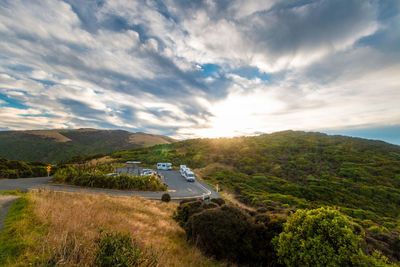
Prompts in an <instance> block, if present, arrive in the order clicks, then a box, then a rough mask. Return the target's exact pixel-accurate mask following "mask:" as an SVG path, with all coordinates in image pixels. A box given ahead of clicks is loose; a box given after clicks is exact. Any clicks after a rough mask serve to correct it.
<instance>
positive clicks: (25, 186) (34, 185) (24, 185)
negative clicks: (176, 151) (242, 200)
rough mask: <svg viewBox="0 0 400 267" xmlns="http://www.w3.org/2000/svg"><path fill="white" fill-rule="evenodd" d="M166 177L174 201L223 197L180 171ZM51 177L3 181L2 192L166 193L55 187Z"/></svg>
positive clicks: (149, 195) (158, 195) (151, 195)
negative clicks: (35, 190) (183, 175)
mask: <svg viewBox="0 0 400 267" xmlns="http://www.w3.org/2000/svg"><path fill="white" fill-rule="evenodd" d="M160 172H161V174H163V175H164V180H165V183H166V184H167V185H168V192H169V194H170V195H171V198H172V199H173V200H181V199H185V198H200V197H202V195H203V194H205V195H209V196H210V197H211V198H219V197H221V196H220V195H219V194H218V193H217V192H215V191H213V190H212V189H211V188H210V187H209V186H208V185H206V184H204V183H201V182H199V181H197V180H196V181H195V182H187V181H186V180H185V178H183V177H182V176H181V175H180V173H179V172H178V171H160ZM50 180H51V177H50V178H48V177H40V178H20V179H3V180H0V191H3V190H16V189H19V190H21V191H26V190H30V189H38V188H45V189H49V190H52V191H67V192H86V193H93V194H102V193H103V194H109V195H119V196H133V195H134V196H141V197H145V198H149V199H161V195H162V194H163V193H165V192H148V191H128V190H113V189H102V188H83V187H79V186H71V185H55V184H50Z"/></svg>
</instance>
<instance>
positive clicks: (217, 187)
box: [215, 184, 219, 192]
mask: <svg viewBox="0 0 400 267" xmlns="http://www.w3.org/2000/svg"><path fill="white" fill-rule="evenodd" d="M215 188H216V189H217V192H219V186H218V184H217V186H216V187H215Z"/></svg>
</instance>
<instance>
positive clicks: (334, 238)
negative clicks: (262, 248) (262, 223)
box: [275, 208, 361, 266]
mask: <svg viewBox="0 0 400 267" xmlns="http://www.w3.org/2000/svg"><path fill="white" fill-rule="evenodd" d="M360 244H361V237H360V236H358V235H356V234H355V233H353V226H352V224H351V223H350V221H348V220H347V218H346V217H344V216H343V215H342V214H341V213H340V212H338V211H336V210H333V209H330V208H319V209H315V210H309V211H307V210H297V211H296V212H295V213H294V214H292V215H291V216H290V217H289V218H288V221H287V222H286V223H285V224H284V230H283V232H282V233H281V234H280V235H279V237H277V238H275V245H276V251H277V254H278V257H279V260H280V262H281V263H285V264H286V265H287V266H352V265H353V261H354V260H355V256H356V255H358V253H359V248H360Z"/></svg>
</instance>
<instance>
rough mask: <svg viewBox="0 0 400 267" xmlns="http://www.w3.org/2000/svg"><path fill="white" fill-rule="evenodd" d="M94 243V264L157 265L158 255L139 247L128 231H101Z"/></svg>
mask: <svg viewBox="0 0 400 267" xmlns="http://www.w3.org/2000/svg"><path fill="white" fill-rule="evenodd" d="M96 243H97V249H96V252H95V256H94V265H95V266H98V267H109V266H147V267H153V266H157V262H158V255H157V254H156V253H152V252H151V249H149V250H148V251H143V250H142V249H140V248H139V247H138V245H137V243H136V241H135V240H134V239H132V237H131V235H130V234H129V233H124V232H105V231H101V236H100V237H99V238H98V239H97V240H96Z"/></svg>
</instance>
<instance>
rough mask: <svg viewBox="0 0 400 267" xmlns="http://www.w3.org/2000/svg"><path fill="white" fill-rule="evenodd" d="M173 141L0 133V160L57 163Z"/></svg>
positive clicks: (90, 132)
mask: <svg viewBox="0 0 400 267" xmlns="http://www.w3.org/2000/svg"><path fill="white" fill-rule="evenodd" d="M173 141H174V140H173V139H171V138H169V137H165V136H160V135H150V134H144V133H131V132H127V131H123V130H95V129H79V130H40V131H0V157H4V158H7V159H12V160H22V161H44V162H50V163H56V162H59V161H61V160H65V159H68V158H71V157H73V156H76V155H80V154H94V153H111V152H115V151H119V150H121V149H132V148H135V147H143V146H152V145H155V144H165V143H170V142H173Z"/></svg>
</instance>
